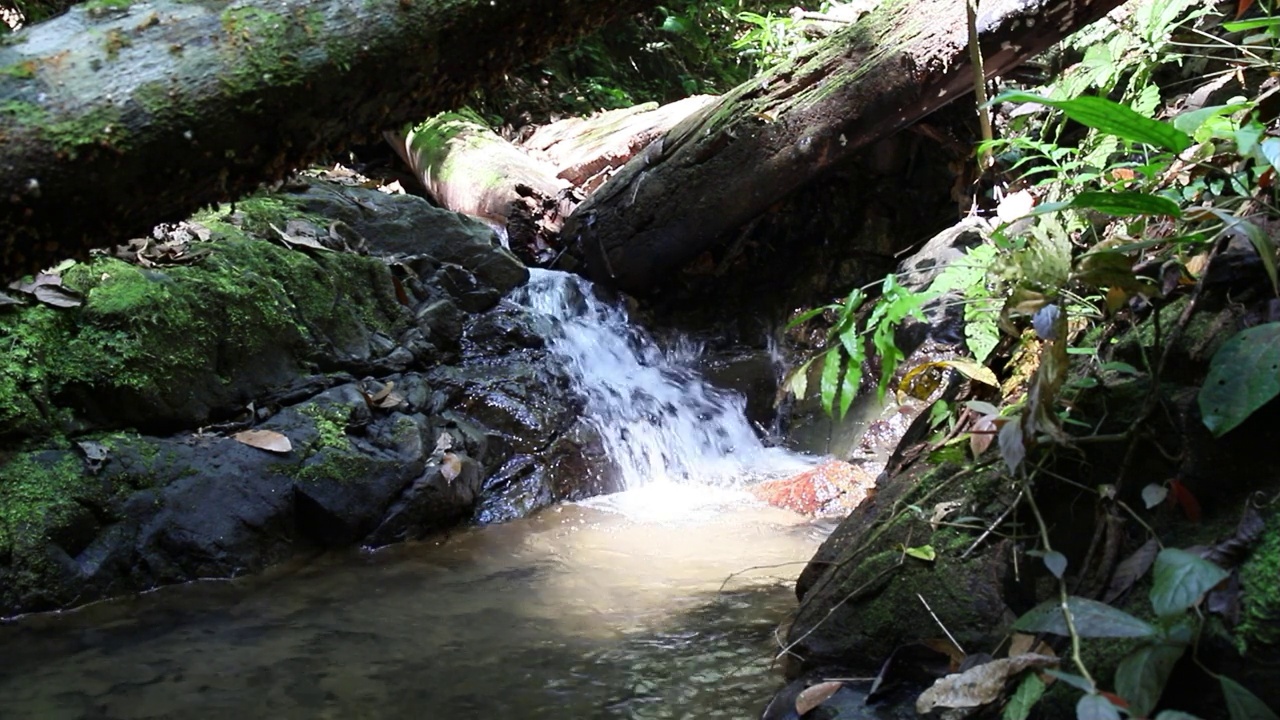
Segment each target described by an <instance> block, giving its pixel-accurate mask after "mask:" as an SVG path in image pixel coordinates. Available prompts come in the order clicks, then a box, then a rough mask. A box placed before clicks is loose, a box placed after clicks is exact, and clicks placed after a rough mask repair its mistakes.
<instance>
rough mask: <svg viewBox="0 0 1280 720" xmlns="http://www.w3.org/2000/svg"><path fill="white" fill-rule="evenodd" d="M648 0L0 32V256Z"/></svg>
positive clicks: (103, 231) (246, 6) (131, 12)
mask: <svg viewBox="0 0 1280 720" xmlns="http://www.w3.org/2000/svg"><path fill="white" fill-rule="evenodd" d="M653 4H654V2H653V1H652V0H621V1H620V0H530V1H529V2H525V3H521V4H520V7H519V8H518V9H513V10H511V11H500V10H498V9H497V8H496V7H495V6H494V5H493V3H491V2H484V1H482V0H464V1H461V2H442V1H441V0H363V1H362V2H348V1H347V0H283V1H282V0H273V1H272V2H266V1H265V0H248V1H245V0H241V1H238V2H231V3H192V2H182V1H181V0H153V1H152V2H147V3H138V4H134V5H131V4H130V1H129V0H90V2H88V3H86V4H84V5H81V6H79V7H76V8H73V9H72V10H71V11H70V12H68V13H67V14H66V15H63V16H61V17H58V18H55V19H53V20H49V21H48V22H45V23H41V24H39V25H35V26H32V27H29V28H25V29H23V30H21V31H19V32H17V33H15V34H13V35H8V36H5V37H4V38H3V40H0V168H3V172H2V173H0V198H2V200H0V206H2V209H0V237H2V238H3V240H2V242H0V271H2V272H3V274H4V275H8V276H13V275H16V274H19V273H22V272H29V271H32V270H35V269H38V268H40V267H43V266H47V265H50V264H53V263H54V262H56V261H58V260H59V259H61V258H63V257H67V256H74V255H82V254H83V253H84V252H85V251H86V250H88V249H89V248H91V247H97V246H104V245H109V244H112V243H117V242H120V241H121V240H123V239H126V238H128V237H130V236H131V235H136V234H139V233H142V232H144V231H146V230H148V229H149V228H150V227H151V226H152V225H154V224H156V223H157V222H162V221H173V220H178V219H181V218H182V217H184V216H186V215H187V214H189V213H190V212H192V211H193V210H195V209H197V208H199V207H201V206H203V205H206V204H209V203H212V202H216V201H222V200H227V199H230V198H234V197H236V196H238V195H241V194H243V193H245V192H247V191H249V190H251V189H252V188H254V187H256V186H257V185H258V184H259V183H260V182H262V181H264V180H271V179H274V178H278V177H280V176H282V175H283V174H285V173H286V172H288V171H289V170H291V169H293V168H295V167H298V166H299V165H302V164H305V163H307V162H308V161H310V160H312V159H316V158H318V157H320V156H322V155H323V154H326V153H329V152H332V151H335V150H339V149H341V148H342V147H343V146H344V145H346V144H347V143H349V142H352V141H358V140H364V139H373V138H376V137H377V136H378V134H379V133H381V132H382V131H385V130H393V129H397V128H399V127H402V126H404V125H405V124H407V123H410V122H414V121H416V120H420V119H421V118H423V117H426V116H428V115H430V114H432V113H435V112H439V111H441V110H446V109H450V108H452V107H455V106H457V105H459V104H461V102H462V100H463V99H464V98H465V97H466V96H467V95H468V93H470V92H471V91H473V90H474V89H476V88H477V87H481V86H483V85H484V84H486V83H492V82H495V81H497V80H500V79H501V78H502V77H503V74H504V73H505V72H507V71H510V70H513V69H514V68H515V67H516V66H518V65H519V64H520V63H523V62H527V61H529V60H532V59H535V58H536V57H537V56H539V55H540V54H541V53H543V52H544V51H546V50H548V49H550V47H552V46H553V45H554V44H557V43H564V42H568V41H570V40H572V39H574V38H575V37H576V36H577V35H578V34H579V33H582V32H585V31H588V30H591V29H593V28H595V27H598V26H600V25H601V24H603V23H605V22H607V21H609V20H612V19H614V18H617V17H620V16H622V15H624V14H625V13H628V12H633V11H636V10H639V9H643V8H646V7H649V6H652V5H653Z"/></svg>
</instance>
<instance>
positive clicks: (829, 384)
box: [818, 348, 840, 415]
mask: <svg viewBox="0 0 1280 720" xmlns="http://www.w3.org/2000/svg"><path fill="white" fill-rule="evenodd" d="M839 389H840V351H839V350H838V349H836V348H831V349H830V350H828V351H827V356H826V358H825V359H824V360H823V361H822V382H821V385H820V386H819V388H818V393H819V397H821V399H822V409H823V410H825V411H826V412H827V414H828V415H831V414H833V412H834V407H835V402H836V393H837V392H838V391H839Z"/></svg>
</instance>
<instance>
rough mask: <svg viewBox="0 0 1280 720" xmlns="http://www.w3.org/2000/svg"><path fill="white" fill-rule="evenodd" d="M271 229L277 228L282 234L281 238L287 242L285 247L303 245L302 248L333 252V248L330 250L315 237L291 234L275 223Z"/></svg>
mask: <svg viewBox="0 0 1280 720" xmlns="http://www.w3.org/2000/svg"><path fill="white" fill-rule="evenodd" d="M267 224H268V225H271V223H267ZM271 229H272V230H275V231H276V234H277V235H279V236H280V240H281V242H283V243H284V244H285V247H289V248H297V247H301V248H307V249H309V250H323V251H325V252H332V250H330V249H329V248H327V247H325V246H324V245H321V244H320V241H319V240H316V239H315V237H306V236H303V235H290V234H289V233H287V232H285V231H284V230H281V229H280V228H278V227H276V226H275V225H271Z"/></svg>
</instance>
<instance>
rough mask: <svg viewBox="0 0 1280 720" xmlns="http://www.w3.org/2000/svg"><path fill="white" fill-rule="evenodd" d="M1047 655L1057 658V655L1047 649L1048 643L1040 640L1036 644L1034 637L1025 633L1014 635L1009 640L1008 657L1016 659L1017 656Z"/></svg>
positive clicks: (1049, 648) (1051, 649)
mask: <svg viewBox="0 0 1280 720" xmlns="http://www.w3.org/2000/svg"><path fill="white" fill-rule="evenodd" d="M1027 654H1032V655H1048V656H1049V657H1057V656H1058V654H1057V653H1056V652H1054V651H1053V648H1051V647H1049V645H1048V643H1046V642H1044V641H1043V640H1041V641H1040V642H1036V636H1035V635H1028V634H1026V633H1014V634H1013V638H1012V639H1010V640H1009V653H1008V655H1009V657H1017V656H1019V655H1027Z"/></svg>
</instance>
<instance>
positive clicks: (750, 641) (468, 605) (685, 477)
mask: <svg viewBox="0 0 1280 720" xmlns="http://www.w3.org/2000/svg"><path fill="white" fill-rule="evenodd" d="M511 302H516V303H520V304H522V305H524V306H525V307H527V308H529V309H531V310H532V311H533V312H534V313H536V314H537V315H538V317H539V318H540V322H541V323H542V325H543V326H544V329H545V336H546V337H547V339H548V345H549V347H550V349H551V350H552V355H553V356H554V357H555V358H556V359H557V360H558V361H559V362H562V363H564V365H565V367H566V369H567V370H568V371H569V373H570V375H571V376H572V378H573V381H574V384H575V389H576V390H577V391H578V392H579V393H581V394H582V395H583V396H584V397H585V398H586V400H587V410H586V414H587V417H588V418H589V419H590V420H591V422H593V423H594V424H596V426H597V427H598V428H599V429H600V430H601V433H602V435H603V437H604V438H605V446H606V449H607V450H608V451H609V454H610V457H611V458H612V459H613V460H614V462H615V463H617V465H618V466H619V468H620V470H621V473H622V477H623V485H624V487H626V488H627V489H626V490H625V491H624V492H621V493H618V494H615V495H610V496H606V497H602V498H595V499H592V500H589V501H586V502H583V503H577V504H572V505H561V506H557V507H554V508H550V509H548V510H544V511H542V512H540V513H537V514H535V515H534V516H532V517H529V518H525V519H522V520H517V521H514V522H509V523H505V524H502V525H489V526H484V527H471V528H464V529H461V530H458V531H456V532H454V533H452V534H451V535H449V536H448V537H445V538H441V539H437V540H435V541H432V542H423V543H412V544H407V545H401V546H397V547H392V548H388V549H384V550H381V551H378V552H375V553H370V552H361V551H355V550H352V551H348V552H344V553H330V554H326V555H322V556H319V557H316V558H310V559H306V560H297V561H294V562H292V563H289V564H286V565H283V566H280V567H277V568H275V569H273V570H271V571H269V572H267V573H265V574H263V575H259V576H255V577H251V578H241V579H237V580H232V581H221V582H212V581H210V582H201V583H193V584H190V585H186V586H181V587H170V588H164V589H161V590H158V591H155V592H152V593H148V594H145V595H142V596H138V597H132V598H124V599H119V600H115V601H109V602H104V603H98V604H96V605H92V606H89V607H86V608H82V609H80V610H78V611H74V612H67V613H52V614H45V615H35V616H29V617H26V618H21V619H19V620H18V621H16V622H13V623H10V624H7V625H3V626H0V718H41V719H46V718H47V719H53V718H177V717H182V718H239V719H243V718H254V717H272V718H401V717H417V718H512V719H522V718H529V719H537V718H717V717H721V718H751V717H757V716H758V715H759V712H760V710H761V709H762V708H763V707H764V705H765V703H766V702H768V699H769V696H770V694H771V693H772V691H773V690H774V689H776V687H777V685H778V683H779V675H778V674H777V672H776V670H775V669H774V668H773V667H772V659H773V656H774V655H775V654H776V652H777V650H778V646H777V642H776V640H775V630H776V629H777V626H778V625H779V623H782V622H784V621H785V619H786V616H787V613H788V612H789V610H790V609H791V608H792V607H794V603H795V600H794V595H793V593H792V581H793V579H794V578H795V576H796V575H797V574H798V573H799V571H800V569H801V568H802V567H803V563H804V562H805V561H806V560H807V559H808V558H809V557H810V556H811V555H812V554H813V551H814V550H815V549H816V547H817V544H818V543H819V542H821V540H822V538H823V536H824V530H823V527H822V526H821V525H820V524H815V523H813V522H810V521H809V520H807V519H805V518H802V517H800V516H797V515H794V514H792V513H789V512H787V511H784V510H779V509H776V508H772V507H767V506H763V505H761V504H759V503H757V502H756V501H754V500H753V499H752V498H751V497H750V496H749V495H748V494H747V493H746V492H744V491H743V490H742V486H743V485H744V483H745V482H747V481H748V480H750V479H755V478H759V477H768V476H777V475H782V474H789V473H793V472H796V471H797V470H799V469H802V468H804V467H806V466H807V465H808V464H809V463H810V460H808V459H807V458H803V457H799V456H795V455H792V454H790V453H787V452H785V451H782V450H780V449H775V448H767V447H764V446H763V445H762V444H761V442H760V441H759V440H758V439H757V437H756V434H755V433H754V432H753V431H752V429H751V427H750V425H749V423H748V422H747V420H746V419H745V417H744V416H743V414H742V399H741V398H740V397H737V396H735V395H734V394H732V393H727V392H724V391H721V390H718V389H715V388H713V387H711V386H709V385H707V384H706V383H705V382H704V381H702V380H701V378H700V377H698V375H697V373H696V372H694V370H693V369H692V368H693V362H694V361H695V360H696V356H697V348H696V347H694V346H692V345H690V344H688V343H676V345H675V347H672V348H666V349H663V348H659V347H658V345H656V344H655V343H654V342H653V341H652V339H651V338H649V336H648V335H647V334H646V333H644V332H643V331H641V330H639V329H638V328H635V327H634V326H632V325H631V324H630V323H629V322H628V321H627V317H626V313H625V311H624V310H623V309H622V307H621V306H618V305H613V304H609V303H605V302H602V301H601V300H599V299H598V298H596V296H595V295H594V293H593V292H592V291H591V288H590V287H589V286H588V285H587V283H586V281H584V280H581V279H578V278H575V277H571V276H567V275H563V274H560V273H550V272H545V271H534V275H533V278H532V280H531V281H530V283H529V285H528V287H527V288H525V289H523V290H521V291H520V292H518V293H517V294H516V295H515V296H514V297H513V298H512V300H511Z"/></svg>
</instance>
